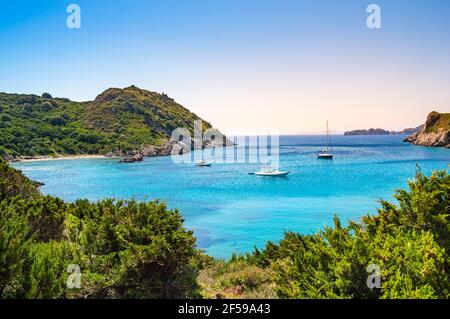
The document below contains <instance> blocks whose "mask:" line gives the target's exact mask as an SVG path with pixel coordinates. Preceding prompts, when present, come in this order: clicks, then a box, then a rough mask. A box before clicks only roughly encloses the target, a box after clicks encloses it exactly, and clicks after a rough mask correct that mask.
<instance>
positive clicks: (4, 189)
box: [0, 158, 40, 200]
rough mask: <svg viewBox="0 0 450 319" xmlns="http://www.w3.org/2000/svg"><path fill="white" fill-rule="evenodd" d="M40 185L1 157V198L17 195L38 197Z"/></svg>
mask: <svg viewBox="0 0 450 319" xmlns="http://www.w3.org/2000/svg"><path fill="white" fill-rule="evenodd" d="M39 185H40V184H39V183H38V182H34V181H31V180H30V179H28V178H27V177H26V176H25V175H23V174H22V173H21V172H20V171H18V170H16V169H14V168H12V167H11V166H9V165H8V164H7V163H6V162H5V161H4V160H3V159H1V158H0V200H2V199H4V198H11V197H14V196H17V195H20V196H22V197H24V198H33V197H36V196H38V195H39V190H38V187H39Z"/></svg>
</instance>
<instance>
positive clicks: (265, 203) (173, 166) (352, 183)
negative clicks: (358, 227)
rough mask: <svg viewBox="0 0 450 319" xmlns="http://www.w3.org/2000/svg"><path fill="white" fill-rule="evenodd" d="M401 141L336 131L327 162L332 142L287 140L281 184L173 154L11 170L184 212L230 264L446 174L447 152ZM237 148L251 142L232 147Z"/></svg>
mask: <svg viewBox="0 0 450 319" xmlns="http://www.w3.org/2000/svg"><path fill="white" fill-rule="evenodd" d="M404 138H405V136H402V135H392V136H343V135H334V136H332V141H333V153H334V159H333V160H320V159H318V158H317V152H318V151H320V150H321V149H322V148H323V145H324V143H326V137H324V136H319V135H318V136H312V135H309V136H306V135H303V136H281V137H280V138H279V151H278V153H279V165H280V170H288V171H290V174H289V176H288V177H284V178H274V177H262V176H255V175H250V174H248V173H251V172H255V171H258V170H259V168H260V166H261V164H260V163H252V162H251V160H245V159H242V158H241V160H235V161H227V162H226V163H224V162H223V161H216V162H215V163H213V165H212V166H211V167H196V166H195V165H194V164H193V163H192V162H189V161H186V162H184V163H180V161H174V159H173V158H172V157H171V156H167V157H153V158H146V159H145V160H144V161H143V162H138V163H133V164H123V163H119V161H118V159H116V158H105V159H97V158H96V159H71V160H52V161H48V160H47V161H45V160H44V161H32V162H20V163H14V165H13V166H14V167H16V168H18V169H20V170H22V171H23V173H24V174H25V175H27V176H28V177H30V178H32V179H34V180H37V181H39V182H43V183H44V185H43V186H42V187H41V191H42V193H44V194H50V195H53V196H57V197H60V198H62V199H64V200H66V201H70V202H73V201H75V200H76V199H79V198H86V199H89V200H92V201H98V200H101V199H104V198H111V197H114V198H120V199H131V198H134V199H138V200H142V201H150V200H154V199H158V200H161V201H164V202H166V203H167V205H168V206H169V208H171V209H178V210H179V211H180V212H181V214H182V216H183V218H184V220H185V226H186V227H187V228H188V229H191V230H193V231H194V235H195V236H196V238H197V245H198V247H199V248H201V249H203V250H204V251H205V252H206V253H208V254H210V255H212V256H214V257H219V258H229V257H230V256H231V255H232V254H233V253H237V254H241V253H246V252H251V251H252V250H253V249H254V248H255V247H257V248H262V247H264V245H265V244H266V243H267V242H268V241H273V242H277V241H279V240H280V239H281V238H282V237H283V234H284V233H285V232H286V231H294V232H299V233H302V234H313V233H315V232H317V231H320V230H321V229H323V228H324V227H325V226H327V225H328V226H331V225H332V224H333V216H334V215H337V216H338V217H339V218H340V219H341V220H342V222H343V223H347V222H348V221H350V220H352V221H358V220H359V219H360V218H361V217H362V216H364V215H367V214H369V215H373V214H376V213H377V208H379V207H380V205H379V200H380V199H386V200H389V201H392V202H394V203H395V199H394V198H393V195H394V193H395V190H396V189H401V188H403V189H404V188H407V187H408V181H409V180H411V179H413V178H414V176H415V174H416V173H417V172H418V171H421V172H423V173H425V174H427V175H430V174H431V173H432V171H433V170H448V169H449V164H450V149H444V148H432V147H421V146H415V145H411V144H408V143H404V142H402V140H403V139H404ZM239 147H244V148H245V147H246V146H240V145H238V146H236V147H230V148H231V149H234V150H236V149H237V148H239ZM251 148H252V146H247V147H246V150H247V151H248V150H249V149H251ZM250 151H251V150H250ZM197 152H199V151H197ZM197 155H198V154H197ZM207 155H211V154H209V153H208V154H207ZM203 156H204V152H203ZM211 156H212V155H211ZM236 158H238V156H236ZM248 158H250V156H248ZM205 160H208V158H205Z"/></svg>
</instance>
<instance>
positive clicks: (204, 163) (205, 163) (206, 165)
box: [195, 160, 213, 167]
mask: <svg viewBox="0 0 450 319" xmlns="http://www.w3.org/2000/svg"><path fill="white" fill-rule="evenodd" d="M212 164H213V162H206V161H205V160H200V161H197V162H196V163H195V166H203V167H210V166H211V165H212Z"/></svg>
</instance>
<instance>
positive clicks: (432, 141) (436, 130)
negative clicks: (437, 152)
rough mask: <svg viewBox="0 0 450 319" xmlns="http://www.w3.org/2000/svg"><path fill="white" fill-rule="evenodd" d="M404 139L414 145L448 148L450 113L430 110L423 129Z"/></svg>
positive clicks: (449, 143) (449, 144)
mask: <svg viewBox="0 0 450 319" xmlns="http://www.w3.org/2000/svg"><path fill="white" fill-rule="evenodd" d="M404 141H405V142H409V143H412V144H415V145H422V146H433V147H446V148H450V113H438V112H431V113H430V114H429V115H428V118H427V121H426V123H425V126H424V127H423V129H422V130H420V131H419V132H416V133H414V134H412V135H410V136H408V137H407V138H406V139H405V140H404Z"/></svg>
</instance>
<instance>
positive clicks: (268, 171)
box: [254, 167, 289, 177]
mask: <svg viewBox="0 0 450 319" xmlns="http://www.w3.org/2000/svg"><path fill="white" fill-rule="evenodd" d="M254 175H256V176H271V177H286V176H288V175H289V171H280V170H279V169H278V168H274V167H263V168H261V170H260V171H259V172H256V173H254Z"/></svg>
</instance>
